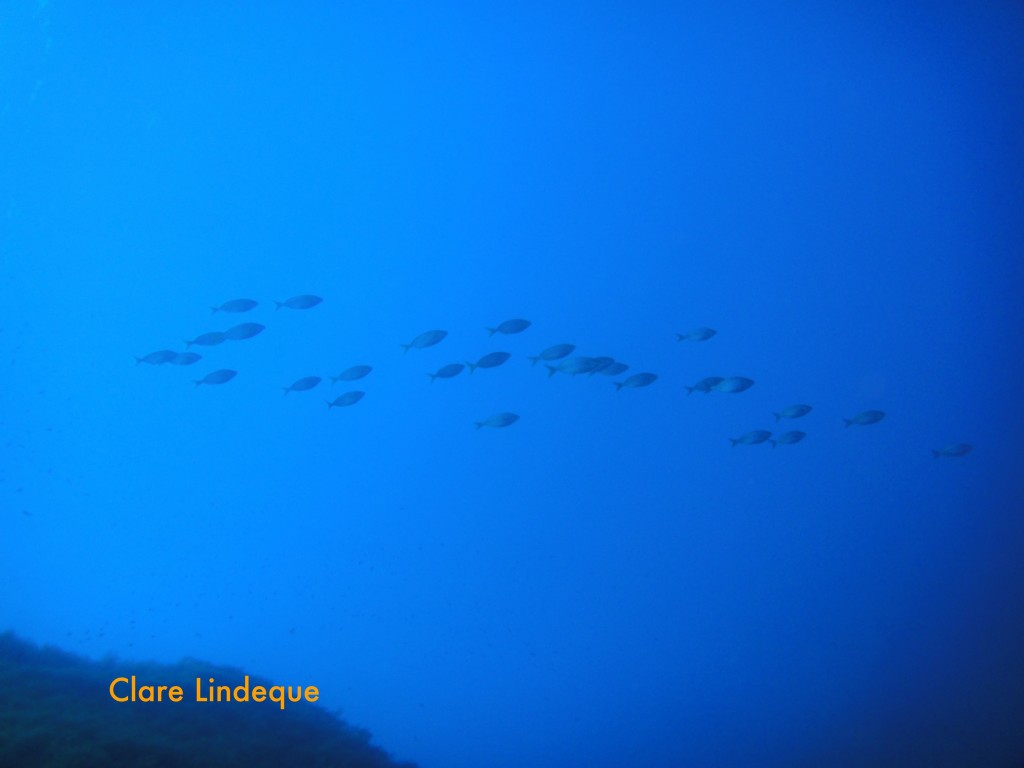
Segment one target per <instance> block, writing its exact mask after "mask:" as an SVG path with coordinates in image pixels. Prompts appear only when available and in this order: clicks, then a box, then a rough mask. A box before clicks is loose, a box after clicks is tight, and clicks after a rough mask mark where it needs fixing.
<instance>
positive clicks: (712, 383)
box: [686, 376, 725, 395]
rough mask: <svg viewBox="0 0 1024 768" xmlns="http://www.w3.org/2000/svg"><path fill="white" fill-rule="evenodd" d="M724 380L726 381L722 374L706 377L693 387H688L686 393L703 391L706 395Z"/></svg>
mask: <svg viewBox="0 0 1024 768" xmlns="http://www.w3.org/2000/svg"><path fill="white" fill-rule="evenodd" d="M723 381H725V379H723V378H722V377H721V376H708V377H707V378H706V379H701V380H700V381H698V382H697V383H696V384H694V385H693V386H692V387H687V388H686V394H688V395H692V394H693V393H694V392H703V393H704V394H705V395H706V394H708V393H709V392H710V391H711V390H712V389H714V388H715V387H717V386H718V385H719V384H721V383H722V382H723Z"/></svg>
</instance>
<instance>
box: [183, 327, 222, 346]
mask: <svg viewBox="0 0 1024 768" xmlns="http://www.w3.org/2000/svg"><path fill="white" fill-rule="evenodd" d="M226 338H227V337H226V336H225V335H224V334H223V333H221V332H220V331H210V332H209V333H202V334H200V335H199V336H196V337H195V338H194V339H192V340H191V341H189V340H188V339H186V340H185V348H186V349H188V348H189V347H191V346H192V345H193V344H198V345H199V346H201V347H215V346H217V345H218V344H220V343H222V342H223V341H224V339H226Z"/></svg>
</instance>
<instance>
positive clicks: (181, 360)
mask: <svg viewBox="0 0 1024 768" xmlns="http://www.w3.org/2000/svg"><path fill="white" fill-rule="evenodd" d="M202 359H203V356H202V355H200V354H198V353H196V352H182V353H181V354H178V355H175V356H174V359H173V360H171V361H170V362H171V365H192V364H193V363H198V362H199V361H200V360H202Z"/></svg>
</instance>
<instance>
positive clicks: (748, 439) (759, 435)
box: [729, 429, 772, 448]
mask: <svg viewBox="0 0 1024 768" xmlns="http://www.w3.org/2000/svg"><path fill="white" fill-rule="evenodd" d="M771 436H772V433H771V432H768V431H767V430H764V429H755V430H754V431H753V432H747V433H746V434H744V435H740V436H739V437H737V438H732V437H730V438H729V442H730V443H732V447H733V448H735V447H736V446H737V445H757V444H758V443H763V442H764V441H765V440H767V439H768V438H770V437H771Z"/></svg>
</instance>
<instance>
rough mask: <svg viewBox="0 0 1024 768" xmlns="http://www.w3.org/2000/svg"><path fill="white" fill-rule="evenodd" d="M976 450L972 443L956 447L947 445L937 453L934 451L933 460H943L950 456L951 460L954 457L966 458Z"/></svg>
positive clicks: (960, 444)
mask: <svg viewBox="0 0 1024 768" xmlns="http://www.w3.org/2000/svg"><path fill="white" fill-rule="evenodd" d="M972 450H974V446H973V445H971V444H970V443H956V444H954V445H947V446H946V447H945V448H939V449H938V450H937V451H932V457H933V458H936V459H938V458H942V457H943V456H948V457H950V458H952V457H954V456H966V455H967V454H968V453H970V452H971V451H972Z"/></svg>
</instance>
